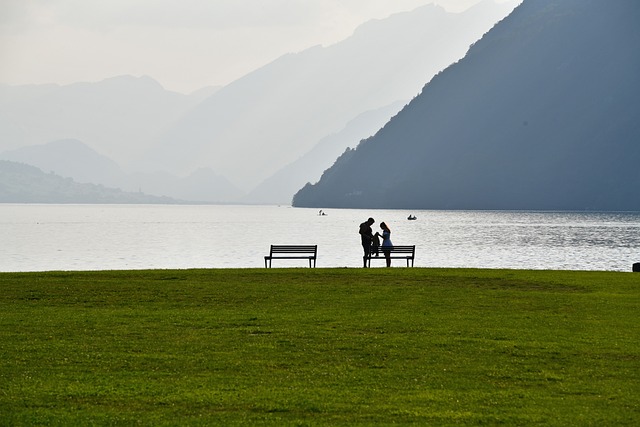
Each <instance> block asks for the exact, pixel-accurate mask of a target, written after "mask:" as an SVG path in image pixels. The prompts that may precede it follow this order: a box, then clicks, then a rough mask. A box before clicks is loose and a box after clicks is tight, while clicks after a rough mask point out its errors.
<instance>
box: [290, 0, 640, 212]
mask: <svg viewBox="0 0 640 427" xmlns="http://www.w3.org/2000/svg"><path fill="white" fill-rule="evenodd" d="M638 22H640V3H639V2H637V1H634V0H525V1H524V3H523V4H522V5H520V6H519V7H518V8H516V10H515V11H514V12H513V13H512V14H511V15H510V16H509V17H508V18H506V19H505V20H503V21H502V22H501V23H499V24H498V25H497V26H495V27H494V28H493V29H492V30H491V31H490V32H489V33H488V34H486V35H485V36H484V37H483V38H482V40H480V41H479V42H478V43H476V44H475V45H474V46H473V47H472V48H471V49H470V50H469V52H468V54H467V55H466V57H465V58H464V59H463V60H461V61H459V62H458V63H457V64H454V65H452V66H451V67H449V68H448V69H446V70H445V71H444V72H442V73H441V74H439V75H437V76H436V77H435V78H434V79H432V81H431V82H430V83H429V84H427V85H426V86H425V88H424V89H423V91H422V93H421V95H420V96H418V97H417V98H416V99H414V100H413V101H412V102H411V103H410V104H409V105H408V106H407V107H406V108H405V109H404V110H403V111H401V112H400V113H399V114H398V115H397V116H396V117H395V118H394V119H392V120H391V121H390V122H389V123H388V124H387V125H386V126H385V127H384V128H383V129H381V130H380V131H379V132H378V133H377V134H376V135H375V136H374V137H373V138H370V139H369V140H367V141H365V142H363V143H361V144H360V145H359V146H358V148H357V149H356V150H351V151H349V152H347V153H345V154H344V155H343V156H342V157H341V158H340V159H338V161H337V162H336V164H335V165H334V166H333V167H332V168H331V169H329V170H328V171H326V172H325V174H324V175H323V177H322V178H321V180H320V181H319V182H318V183H317V184H316V185H307V186H306V187H305V188H303V189H302V190H300V191H299V192H298V193H297V194H296V196H295V197H294V205H295V206H309V207H379V208H425V209H566V210H584V209H587V210H640V198H638V197H637V189H638V188H640V168H639V167H638V164H640V120H638V117H640V79H638V76H639V75H640V50H638V46H640V26H639V25H638ZM372 167H376V169H377V170H378V171H380V174H378V175H377V176H378V178H377V179H371V173H370V170H371V168H372Z"/></svg>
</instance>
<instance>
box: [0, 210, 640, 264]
mask: <svg viewBox="0 0 640 427" xmlns="http://www.w3.org/2000/svg"><path fill="white" fill-rule="evenodd" d="M324 211H325V212H326V213H327V214H328V215H326V216H319V215H318V210H316V209H302V208H291V207H288V206H169V205H167V206H165V205H17V204H16V205H11V204H4V205H0V242H2V245H0V271H3V272H8V271H50V270H112V269H149V268H159V269H165V268H166V269H168V268H178V269H187V268H264V255H266V254H268V252H269V245H270V244H317V245H318V261H317V266H318V267H354V268H356V267H360V266H361V263H362V253H361V252H362V249H361V247H360V241H359V235H358V225H359V224H360V223H361V222H362V221H364V220H366V219H367V218H368V217H370V216H371V217H373V218H374V219H375V220H376V223H375V224H374V230H379V224H380V222H381V221H385V222H386V223H387V224H388V225H389V226H390V228H391V230H392V241H393V243H394V244H397V245H412V244H415V245H416V260H415V266H416V267H471V268H508V269H553V270H608V271H631V266H632V264H633V263H634V262H640V250H639V248H640V213H583V212H506V211H406V210H357V209H325V210H324ZM409 214H413V215H416V216H417V218H418V219H417V220H416V221H408V220H407V217H408V216H409ZM306 265H307V264H306V262H305V261H302V260H275V261H273V267H305V266H306ZM373 265H375V266H376V267H382V266H383V265H384V262H383V261H378V262H375V261H374V262H373V263H372V266H373ZM404 265H405V263H404V262H403V261H401V260H394V261H393V266H394V267H402V266H404Z"/></svg>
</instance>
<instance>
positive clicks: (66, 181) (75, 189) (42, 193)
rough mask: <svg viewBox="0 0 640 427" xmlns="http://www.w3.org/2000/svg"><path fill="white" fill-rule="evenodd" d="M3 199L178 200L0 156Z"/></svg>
mask: <svg viewBox="0 0 640 427" xmlns="http://www.w3.org/2000/svg"><path fill="white" fill-rule="evenodd" d="M0 203H123V204H127V203H136V204H138V203H139V204H146V203H158V204H176V203H180V202H179V201H178V200H175V199H171V198H169V197H156V196H149V195H147V194H143V193H128V192H124V191H121V190H118V189H114V188H107V187H104V186H102V185H95V184H80V183H77V182H75V181H74V180H72V179H71V178H63V177H61V176H60V175H56V174H53V173H44V172H43V171H41V170H40V169H38V168H36V167H35V166H29V165H25V164H22V163H17V162H11V161H7V160H0Z"/></svg>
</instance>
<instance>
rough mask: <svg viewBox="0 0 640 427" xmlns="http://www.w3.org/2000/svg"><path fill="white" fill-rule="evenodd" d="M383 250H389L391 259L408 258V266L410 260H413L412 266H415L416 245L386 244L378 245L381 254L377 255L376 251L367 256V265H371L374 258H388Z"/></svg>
mask: <svg viewBox="0 0 640 427" xmlns="http://www.w3.org/2000/svg"><path fill="white" fill-rule="evenodd" d="M383 251H389V258H391V259H406V260H407V267H409V261H411V267H413V258H414V257H415V254H416V245H413V246H385V247H382V246H380V247H378V254H379V256H375V253H373V254H369V256H368V257H367V265H368V266H369V267H371V260H372V259H386V258H385V256H384V252H383Z"/></svg>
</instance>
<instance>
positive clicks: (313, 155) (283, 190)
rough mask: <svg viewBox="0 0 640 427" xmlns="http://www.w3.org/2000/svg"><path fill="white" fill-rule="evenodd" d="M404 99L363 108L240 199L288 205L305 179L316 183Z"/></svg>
mask: <svg viewBox="0 0 640 427" xmlns="http://www.w3.org/2000/svg"><path fill="white" fill-rule="evenodd" d="M404 104H405V103H404V102H394V103H393V104H391V105H388V106H386V107H383V108H378V109H376V110H373V111H367V112H365V113H363V114H360V115H359V116H358V117H356V118H355V119H353V120H352V121H350V122H349V123H347V125H346V126H345V128H344V129H342V130H341V131H340V132H338V133H334V134H331V135H328V136H327V137H325V138H322V139H321V140H320V141H319V142H318V143H317V144H316V145H315V146H314V147H313V148H312V149H311V150H309V152H307V153H306V154H304V155H303V156H302V157H300V158H299V159H298V160H296V161H294V162H292V163H289V164H288V165H287V166H285V167H283V168H282V169H280V170H279V171H278V172H276V173H275V174H273V175H272V176H270V177H269V178H267V179H265V180H264V182H262V183H261V184H260V185H258V186H257V187H256V188H255V189H254V190H253V191H251V192H250V193H249V194H248V195H247V196H245V198H244V200H245V201H246V202H248V203H277V204H283V205H284V204H287V205H288V204H290V203H291V199H292V198H293V195H294V194H295V193H296V192H297V191H298V190H299V189H300V187H302V186H303V185H304V184H306V183H307V182H316V181H318V179H320V176H321V175H322V172H323V171H325V170H326V169H327V168H329V167H330V166H331V165H332V164H333V162H335V160H336V158H337V157H338V156H340V154H342V153H343V152H344V151H345V149H347V148H348V147H355V146H356V145H357V144H358V142H359V141H360V140H362V139H364V138H367V137H369V136H371V135H373V134H374V133H375V132H376V131H377V130H378V129H380V128H381V127H382V126H383V125H384V124H385V123H386V122H388V121H389V119H390V118H391V117H392V116H393V115H395V114H397V113H398V111H400V109H401V108H402V107H403V106H404Z"/></svg>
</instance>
